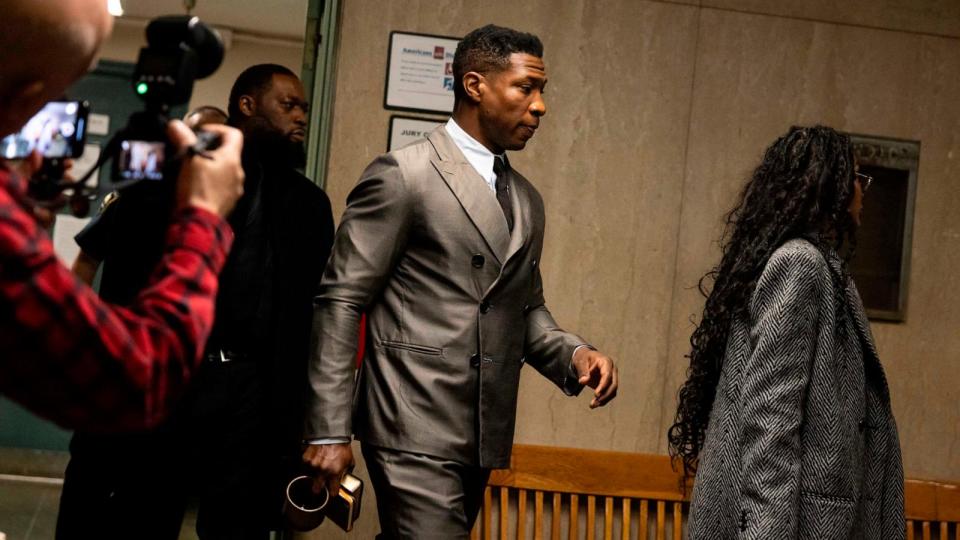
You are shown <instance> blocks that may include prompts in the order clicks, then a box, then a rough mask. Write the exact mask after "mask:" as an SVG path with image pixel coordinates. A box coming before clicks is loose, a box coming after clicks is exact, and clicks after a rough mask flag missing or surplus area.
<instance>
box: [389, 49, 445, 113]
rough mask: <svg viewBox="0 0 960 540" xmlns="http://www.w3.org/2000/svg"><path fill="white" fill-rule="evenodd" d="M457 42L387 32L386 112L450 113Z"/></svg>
mask: <svg viewBox="0 0 960 540" xmlns="http://www.w3.org/2000/svg"><path fill="white" fill-rule="evenodd" d="M459 41H460V40H459V38H452V37H446V36H433V35H428V34H412V33H408V32H390V50H389V52H388V54H387V82H386V88H385V90H384V95H383V106H384V108H387V109H399V110H407V111H421V112H433V113H445V114H449V113H451V112H453V84H454V81H453V53H454V52H455V51H456V49H457V43H459Z"/></svg>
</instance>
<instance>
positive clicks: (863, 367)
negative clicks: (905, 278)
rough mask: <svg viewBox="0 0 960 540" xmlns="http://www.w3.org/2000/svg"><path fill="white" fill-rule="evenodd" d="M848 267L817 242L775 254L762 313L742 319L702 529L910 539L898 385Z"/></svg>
mask: <svg viewBox="0 0 960 540" xmlns="http://www.w3.org/2000/svg"><path fill="white" fill-rule="evenodd" d="M841 275H842V273H841V272H840V261H839V259H838V258H837V257H836V255H835V254H833V253H832V252H831V253H829V254H828V255H827V257H826V258H825V257H824V255H823V254H822V253H821V251H819V250H818V249H817V248H816V247H815V246H814V245H813V244H811V243H810V242H808V241H806V240H791V241H789V242H787V243H786V244H784V245H783V246H782V247H781V248H779V249H778V250H777V251H775V252H774V254H773V255H772V256H771V257H770V260H769V261H768V262H767V265H766V267H765V268H764V270H763V273H762V275H761V277H760V280H759V282H758V283H757V288H756V291H755V292H754V295H753V298H752V302H751V306H750V320H749V321H748V320H737V321H735V322H734V323H733V325H732V327H731V332H730V337H729V340H728V343H727V351H726V355H725V357H724V364H723V369H722V371H721V375H720V381H719V384H718V386H717V394H716V397H715V399H714V403H713V409H712V411H711V414H710V423H709V427H708V428H707V434H706V440H705V443H704V448H703V450H702V452H701V454H700V464H699V468H698V471H697V477H696V483H695V485H694V489H693V496H692V500H691V503H690V521H689V529H688V531H689V532H688V534H689V538H690V539H691V540H700V539H704V540H706V539H709V540H717V539H731V538H737V539H755V540H761V539H762V540H768V539H777V540H781V539H794V538H803V539H807V538H809V539H811V540H814V539H815V540H833V539H847V538H864V539H878V540H879V539H882V540H896V539H898V538H903V537H904V534H905V533H904V517H903V470H902V464H901V458H900V443H899V439H898V438H897V428H896V424H895V423H894V419H893V414H892V413H891V410H890V398H889V392H888V389H887V383H886V379H885V377H884V374H883V369H882V368H881V366H880V362H879V360H878V356H877V351H876V349H875V347H874V344H873V337H872V335H871V333H870V327H869V324H868V321H867V319H866V316H865V315H864V311H863V306H862V304H861V302H860V296H859V294H858V293H857V290H856V288H855V287H854V285H853V282H852V281H850V282H849V283H847V284H846V285H844V282H843V281H841V279H840V276H841ZM835 284H838V285H835ZM841 289H842V290H841Z"/></svg>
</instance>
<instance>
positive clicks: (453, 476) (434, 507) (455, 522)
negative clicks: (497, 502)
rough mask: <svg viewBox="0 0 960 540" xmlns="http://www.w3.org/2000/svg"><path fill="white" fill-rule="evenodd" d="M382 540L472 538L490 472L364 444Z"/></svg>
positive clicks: (453, 539) (436, 458)
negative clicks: (472, 530) (471, 534)
mask: <svg viewBox="0 0 960 540" xmlns="http://www.w3.org/2000/svg"><path fill="white" fill-rule="evenodd" d="M363 459H364V460H365V461H366V464H367V471H368V472H369V474H370V481H371V482H372V483H373V490H374V492H375V493H376V497H377V513H378V514H379V517H380V529H381V532H380V535H379V536H378V537H377V538H379V539H381V540H406V539H418V540H419V539H437V540H441V539H442V540H448V539H449V540H459V539H464V540H466V539H467V538H469V537H470V529H471V528H473V523H474V521H476V519H477V514H478V513H479V511H480V506H481V505H482V503H483V489H484V487H485V486H486V484H487V479H488V478H489V477H490V469H484V468H481V467H476V466H472V465H465V464H463V463H458V462H456V461H451V460H448V459H443V458H438V457H433V456H427V455H423V454H415V453H411V452H402V451H399V450H391V449H389V448H383V447H379V446H373V445H371V444H367V443H364V444H363Z"/></svg>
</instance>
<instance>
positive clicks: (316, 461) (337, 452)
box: [303, 443, 354, 497]
mask: <svg viewBox="0 0 960 540" xmlns="http://www.w3.org/2000/svg"><path fill="white" fill-rule="evenodd" d="M303 462H304V463H306V464H307V466H308V467H309V468H310V469H311V470H312V471H313V478H314V480H313V492H314V493H320V490H322V489H323V488H324V487H326V488H327V493H329V494H330V496H331V497H336V496H337V493H340V479H341V478H343V475H344V473H347V472H350V471H351V470H353V466H354V461H353V449H352V448H351V447H350V443H342V444H310V445H307V449H306V450H305V451H304V452H303Z"/></svg>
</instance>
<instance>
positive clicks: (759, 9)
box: [702, 0, 960, 37]
mask: <svg viewBox="0 0 960 540" xmlns="http://www.w3.org/2000/svg"><path fill="white" fill-rule="evenodd" d="M702 5H703V7H714V8H722V9H730V10H737V11H744V12H750V13H763V14H767V15H779V16H782V17H796V18H800V19H808V20H813V21H824V22H834V23H845V24H851V25H860V26H871V27H875V28H888V29H891V30H903V31H907V32H916V33H924V34H934V35H941V36H952V37H960V2H957V1H956V0H842V1H837V0H786V1H784V0H703V1H702Z"/></svg>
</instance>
